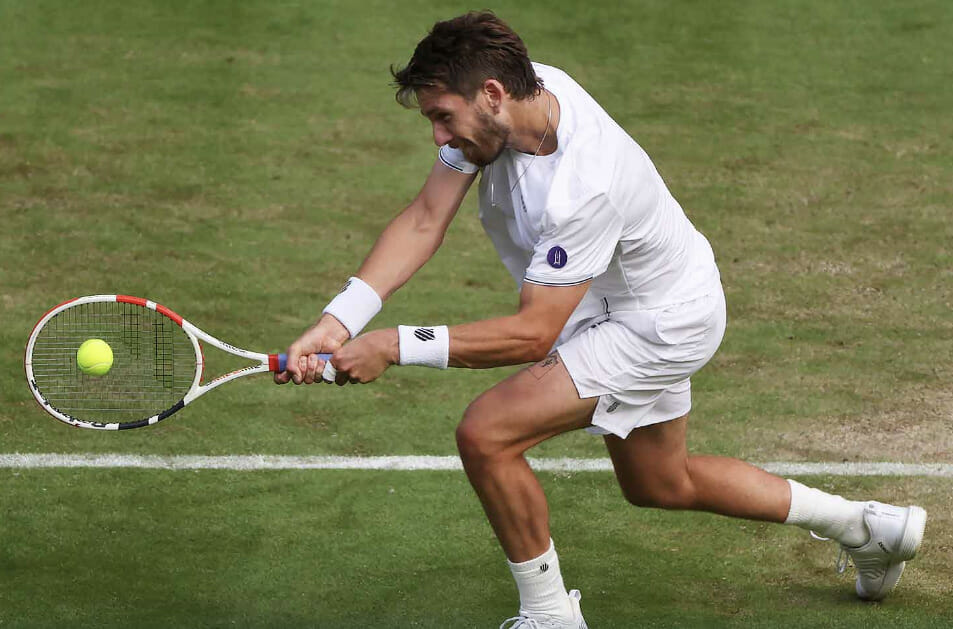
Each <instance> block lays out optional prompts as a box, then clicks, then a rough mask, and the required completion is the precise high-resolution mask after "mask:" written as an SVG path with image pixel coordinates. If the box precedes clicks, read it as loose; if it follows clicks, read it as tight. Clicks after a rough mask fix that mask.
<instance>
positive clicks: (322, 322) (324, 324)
mask: <svg viewBox="0 0 953 629" xmlns="http://www.w3.org/2000/svg"><path fill="white" fill-rule="evenodd" d="M317 327H320V328H321V329H322V331H323V332H324V334H325V335H327V337H328V338H330V339H331V340H333V341H336V342H337V344H338V346H340V345H344V343H346V342H347V341H348V340H349V339H350V338H351V333H350V332H348V330H347V328H346V327H345V326H344V324H343V323H341V321H340V320H338V319H337V317H335V316H334V315H333V314H330V313H325V314H323V315H321V318H320V319H318V323H317Z"/></svg>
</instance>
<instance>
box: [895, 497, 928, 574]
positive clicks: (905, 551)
mask: <svg viewBox="0 0 953 629" xmlns="http://www.w3.org/2000/svg"><path fill="white" fill-rule="evenodd" d="M908 509H909V510H910V511H909V512H908V513H907V523H906V524H905V525H904V527H903V537H902V538H901V540H900V548H898V549H897V554H898V555H899V557H898V559H899V560H900V561H908V560H910V559H913V558H914V557H915V556H916V554H917V550H918V549H919V548H920V542H922V541H923V530H924V529H925V528H926V525H927V512H926V511H925V510H924V509H923V508H922V507H917V506H910V507H908Z"/></svg>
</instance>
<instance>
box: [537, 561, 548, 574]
mask: <svg viewBox="0 0 953 629" xmlns="http://www.w3.org/2000/svg"><path fill="white" fill-rule="evenodd" d="M547 570H549V564H548V563H544V564H543V565H541V566H540V567H539V571H540V572H546V571H547Z"/></svg>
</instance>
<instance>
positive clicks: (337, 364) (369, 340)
mask: <svg viewBox="0 0 953 629" xmlns="http://www.w3.org/2000/svg"><path fill="white" fill-rule="evenodd" d="M399 360H400V350H399V348H398V341H397V329H396V328H388V329H386V330H374V331H373V332H368V333H366V334H362V335H360V336H359V337H357V338H356V339H354V340H352V341H351V342H350V343H346V344H345V345H344V346H342V347H341V348H340V349H338V350H337V351H336V352H334V356H332V357H331V364H332V365H333V366H334V369H336V370H337V376H336V377H335V379H334V382H335V383H336V384H338V385H345V384H348V383H351V384H357V383H360V384H366V383H368V382H372V381H374V380H376V379H377V378H379V377H380V375H381V374H382V373H384V371H386V370H387V368H388V367H390V366H391V365H395V364H397V362H398V361H399Z"/></svg>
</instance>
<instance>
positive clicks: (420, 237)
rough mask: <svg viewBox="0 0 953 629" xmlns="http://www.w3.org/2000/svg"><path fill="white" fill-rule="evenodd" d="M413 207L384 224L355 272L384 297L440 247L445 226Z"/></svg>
mask: <svg viewBox="0 0 953 629" xmlns="http://www.w3.org/2000/svg"><path fill="white" fill-rule="evenodd" d="M421 214H422V213H421V212H420V211H418V210H416V209H415V208H414V207H413V206H411V207H408V208H407V209H405V210H404V211H403V212H401V213H400V214H398V215H397V216H396V217H395V218H394V219H393V220H392V221H391V222H390V224H388V225H387V227H386V228H385V229H384V231H383V232H382V233H381V235H380V236H379V237H378V239H377V242H375V243H374V246H373V247H372V248H371V251H370V253H369V254H368V255H367V257H366V258H365V259H364V262H363V263H362V264H361V267H360V269H359V270H358V272H357V275H358V277H360V278H361V279H362V280H364V281H365V282H367V283H368V284H370V285H371V286H372V287H374V290H376V291H377V292H378V294H379V295H380V296H381V299H387V298H388V297H390V295H392V294H393V293H394V292H395V291H396V290H397V289H398V288H400V287H401V286H403V285H404V284H405V283H406V282H407V280H409V279H410V277H411V276H412V275H413V274H414V273H416V272H417V270H418V269H420V267H422V266H423V265H424V264H425V263H426V262H427V261H428V260H429V259H430V258H431V257H432V256H433V254H434V253H436V251H437V249H438V248H439V247H440V243H441V242H443V235H444V231H445V229H446V226H445V225H439V224H435V223H434V222H433V221H428V220H425V219H424V218H423V217H422V216H421Z"/></svg>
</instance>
